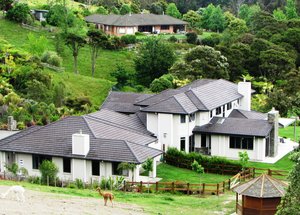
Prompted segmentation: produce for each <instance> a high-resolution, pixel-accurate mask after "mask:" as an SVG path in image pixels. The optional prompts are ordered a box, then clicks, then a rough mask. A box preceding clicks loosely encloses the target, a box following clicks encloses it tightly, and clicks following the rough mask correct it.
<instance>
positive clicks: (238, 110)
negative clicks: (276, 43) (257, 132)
mask: <svg viewBox="0 0 300 215" xmlns="http://www.w3.org/2000/svg"><path fill="white" fill-rule="evenodd" d="M235 110H237V111H238V112H239V113H240V114H242V115H243V116H244V117H245V118H246V119H249V118H248V117H247V116H246V115H245V114H243V113H242V112H241V111H240V109H235Z"/></svg>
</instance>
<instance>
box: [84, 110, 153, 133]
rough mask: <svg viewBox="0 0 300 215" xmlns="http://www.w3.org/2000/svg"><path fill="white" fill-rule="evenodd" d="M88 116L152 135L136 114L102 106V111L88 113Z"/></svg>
mask: <svg viewBox="0 0 300 215" xmlns="http://www.w3.org/2000/svg"><path fill="white" fill-rule="evenodd" d="M87 116H88V117H92V118H95V119H98V120H101V121H103V122H108V123H112V124H115V125H118V126H121V127H123V128H129V129H132V130H134V131H135V132H138V133H142V134H147V135H152V133H151V132H149V131H148V130H147V129H146V127H145V125H144V124H143V122H142V121H141V119H140V118H139V117H138V116H137V115H136V114H131V115H127V114H122V113H118V112H115V111H112V110H109V109H106V108H102V109H101V110H100V111H97V112H94V113H91V114H88V115H87Z"/></svg>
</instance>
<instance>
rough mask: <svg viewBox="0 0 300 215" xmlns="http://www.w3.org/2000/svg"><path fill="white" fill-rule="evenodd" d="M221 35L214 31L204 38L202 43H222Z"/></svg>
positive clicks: (212, 44) (214, 44) (207, 44)
mask: <svg viewBox="0 0 300 215" xmlns="http://www.w3.org/2000/svg"><path fill="white" fill-rule="evenodd" d="M220 40H221V36H220V35H219V34H216V33H213V34H211V35H210V36H209V37H206V38H204V39H202V41H201V42H202V44H203V45H206V46H211V47H214V46H216V45H218V44H219V43H220Z"/></svg>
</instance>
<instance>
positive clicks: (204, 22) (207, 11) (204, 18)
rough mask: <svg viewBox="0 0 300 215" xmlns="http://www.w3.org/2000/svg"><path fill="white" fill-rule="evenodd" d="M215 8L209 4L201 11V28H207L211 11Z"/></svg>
mask: <svg viewBox="0 0 300 215" xmlns="http://www.w3.org/2000/svg"><path fill="white" fill-rule="evenodd" d="M214 10H215V6H214V5H213V4H209V5H208V6H207V7H206V8H205V9H204V10H203V12H202V19H201V26H202V28H205V29H209V23H210V21H209V19H210V16H211V14H212V13H213V11H214Z"/></svg>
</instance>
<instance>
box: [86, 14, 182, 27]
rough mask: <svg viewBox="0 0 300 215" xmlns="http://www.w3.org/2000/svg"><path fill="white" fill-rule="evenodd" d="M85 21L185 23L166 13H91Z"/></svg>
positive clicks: (124, 24) (158, 23)
mask: <svg viewBox="0 0 300 215" xmlns="http://www.w3.org/2000/svg"><path fill="white" fill-rule="evenodd" d="M85 20H86V21H87V22H92V23H98V24H105V25H113V26H143V25H186V24H187V22H185V21H182V20H180V19H176V18H174V17H171V16H168V15H157V14H126V15H115V14H110V15H101V14H93V15H90V16H87V17H85Z"/></svg>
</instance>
